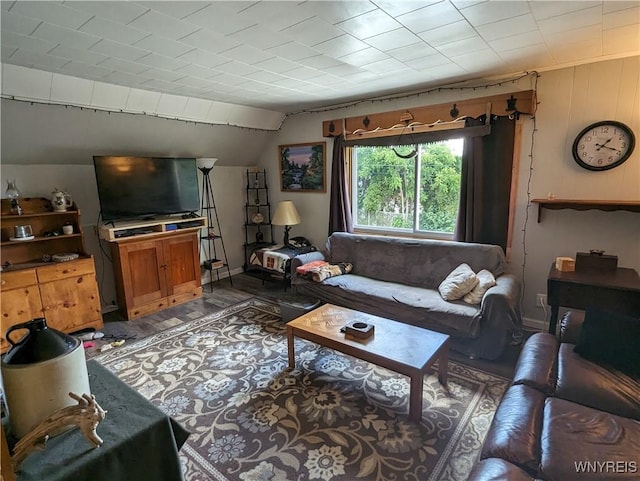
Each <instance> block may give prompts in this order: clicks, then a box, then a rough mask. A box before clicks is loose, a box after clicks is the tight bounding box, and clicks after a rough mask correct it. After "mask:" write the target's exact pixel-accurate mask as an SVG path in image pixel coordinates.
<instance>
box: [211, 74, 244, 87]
mask: <svg viewBox="0 0 640 481" xmlns="http://www.w3.org/2000/svg"><path fill="white" fill-rule="evenodd" d="M215 79H216V82H218V83H219V84H223V85H229V86H232V87H234V86H236V85H238V84H239V83H240V82H242V81H243V80H244V78H243V77H241V76H239V75H233V74H230V73H226V72H221V73H220V74H218V75H216V77H215Z"/></svg>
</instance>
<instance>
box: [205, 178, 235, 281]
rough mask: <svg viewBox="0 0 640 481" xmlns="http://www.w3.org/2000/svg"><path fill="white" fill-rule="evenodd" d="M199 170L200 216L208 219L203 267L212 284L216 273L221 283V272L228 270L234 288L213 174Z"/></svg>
mask: <svg viewBox="0 0 640 481" xmlns="http://www.w3.org/2000/svg"><path fill="white" fill-rule="evenodd" d="M199 169H200V171H201V172H202V202H201V205H200V210H201V214H200V215H202V216H203V217H206V218H207V227H206V233H205V234H204V235H201V236H200V242H201V245H202V252H204V254H205V256H206V257H205V260H204V261H203V263H202V267H203V268H204V269H206V270H208V271H209V272H211V276H210V277H211V282H212V283H213V273H214V272H215V273H216V280H217V281H218V282H219V281H220V270H221V269H227V276H228V277H229V283H230V284H231V285H232V286H233V280H232V279H231V271H230V270H229V261H228V258H227V251H226V249H225V248H224V240H223V239H222V231H221V230H220V220H219V219H218V211H217V210H216V201H215V198H214V195H213V188H212V187H211V177H210V175H209V174H210V173H211V168H203V167H199ZM214 220H215V222H214ZM218 244H219V247H218ZM218 249H221V250H222V257H218ZM211 292H213V285H212V286H211Z"/></svg>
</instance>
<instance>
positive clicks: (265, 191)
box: [243, 169, 275, 271]
mask: <svg viewBox="0 0 640 481" xmlns="http://www.w3.org/2000/svg"><path fill="white" fill-rule="evenodd" d="M246 192H247V201H246V202H245V204H244V212H245V222H244V245H243V247H244V270H245V271H247V270H252V269H255V267H254V266H252V265H251V263H250V258H251V254H253V252H254V251H255V250H257V249H261V248H263V247H268V246H272V245H274V244H275V242H273V226H272V225H271V204H270V202H269V186H268V184H267V171H266V170H264V169H263V170H257V169H252V170H247V185H246ZM256 216H257V217H256Z"/></svg>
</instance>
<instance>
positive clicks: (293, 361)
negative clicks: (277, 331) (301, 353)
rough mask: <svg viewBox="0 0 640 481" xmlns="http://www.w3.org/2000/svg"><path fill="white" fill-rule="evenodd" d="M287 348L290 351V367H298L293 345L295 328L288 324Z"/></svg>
mask: <svg viewBox="0 0 640 481" xmlns="http://www.w3.org/2000/svg"><path fill="white" fill-rule="evenodd" d="M287 349H288V352H289V367H290V368H291V369H294V368H295V367H296V359H295V353H294V345H293V329H292V328H291V327H289V326H287Z"/></svg>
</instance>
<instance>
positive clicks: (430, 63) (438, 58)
mask: <svg viewBox="0 0 640 481" xmlns="http://www.w3.org/2000/svg"><path fill="white" fill-rule="evenodd" d="M404 63H405V64H407V65H408V66H409V67H411V68H414V69H416V70H424V69H429V68H433V67H435V66H438V65H447V64H449V63H451V60H449V59H448V58H447V57H445V56H444V55H442V54H441V53H435V54H432V55H425V56H424V57H419V58H414V59H411V60H406V61H405V62H404Z"/></svg>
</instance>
